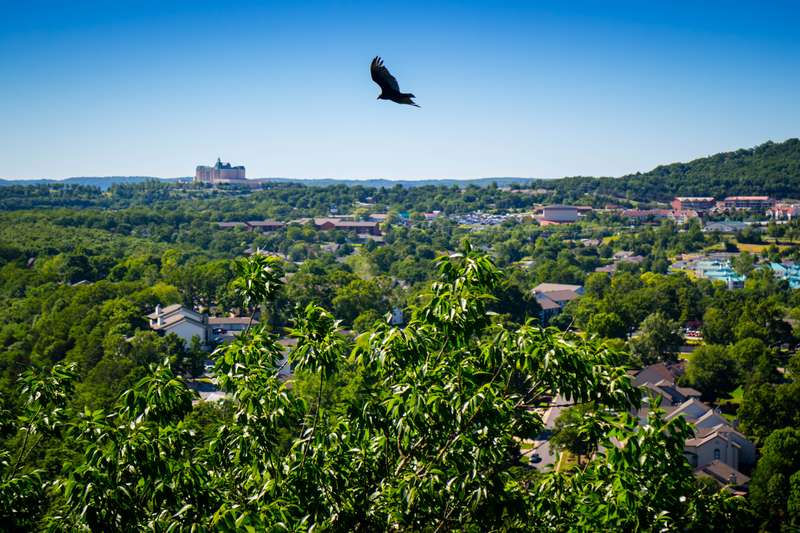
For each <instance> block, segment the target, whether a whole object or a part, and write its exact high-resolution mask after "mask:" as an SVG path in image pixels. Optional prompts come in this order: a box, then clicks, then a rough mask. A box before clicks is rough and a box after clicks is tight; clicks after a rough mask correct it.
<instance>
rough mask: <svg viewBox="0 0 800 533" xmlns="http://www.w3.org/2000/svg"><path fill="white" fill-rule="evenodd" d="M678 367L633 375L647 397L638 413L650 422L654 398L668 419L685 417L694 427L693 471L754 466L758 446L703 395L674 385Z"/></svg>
mask: <svg viewBox="0 0 800 533" xmlns="http://www.w3.org/2000/svg"><path fill="white" fill-rule="evenodd" d="M679 369H680V367H679V366H678V365H667V364H665V363H657V364H655V365H650V366H648V367H645V368H643V369H642V370H639V371H638V372H634V373H633V384H634V385H635V386H637V387H640V388H642V390H643V394H644V395H645V396H644V398H643V402H642V407H641V408H640V409H639V410H638V412H637V413H636V414H637V416H638V417H639V420H640V421H641V423H643V424H645V423H647V415H648V413H649V410H650V408H651V403H652V402H651V398H653V397H655V398H658V403H659V407H660V408H662V409H663V410H664V411H665V412H666V415H665V417H664V418H665V420H673V419H675V418H676V417H678V416H681V417H683V418H684V419H685V420H686V421H687V422H689V423H690V424H691V425H692V428H693V430H694V436H693V437H692V438H689V439H687V440H686V457H687V459H688V460H689V462H690V464H691V465H692V466H693V467H694V468H700V467H704V466H706V465H709V464H711V463H712V462H714V461H721V462H723V463H725V464H726V465H728V466H729V467H730V468H731V469H734V470H736V471H738V470H739V468H740V467H742V466H748V465H752V464H754V463H755V460H756V449H755V445H754V444H753V443H752V442H750V441H749V440H748V439H747V437H745V436H744V435H742V434H741V433H740V432H739V431H737V430H736V429H735V428H734V427H733V426H732V425H731V424H730V423H729V422H728V420H727V419H726V418H725V417H723V416H722V415H721V414H720V413H719V412H718V411H716V410H714V409H712V408H711V407H710V406H709V405H707V404H705V403H703V402H702V401H700V392H699V391H697V390H695V389H692V388H689V387H681V386H678V385H676V384H675V381H674V380H675V379H676V378H677V377H678V376H680V374H681V371H680V370H679Z"/></svg>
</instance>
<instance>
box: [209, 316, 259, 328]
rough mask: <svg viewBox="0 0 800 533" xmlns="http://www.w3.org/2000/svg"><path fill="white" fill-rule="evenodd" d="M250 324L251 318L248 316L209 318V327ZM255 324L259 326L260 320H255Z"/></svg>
mask: <svg viewBox="0 0 800 533" xmlns="http://www.w3.org/2000/svg"><path fill="white" fill-rule="evenodd" d="M249 323H250V317H246V316H211V317H208V325H209V326H218V325H222V324H244V325H247V324H249ZM253 324H258V320H255V319H254V320H253Z"/></svg>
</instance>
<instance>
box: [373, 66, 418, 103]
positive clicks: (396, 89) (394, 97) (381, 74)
mask: <svg viewBox="0 0 800 533" xmlns="http://www.w3.org/2000/svg"><path fill="white" fill-rule="evenodd" d="M369 73H370V74H372V81H374V82H375V83H377V84H378V87H380V88H381V94H380V95H379V96H378V100H391V101H392V102H396V103H398V104H408V105H413V106H414V107H419V106H418V105H417V104H415V103H414V100H412V98H416V96H414V95H413V94H411V93H401V92H400V86H399V85H397V80H396V79H395V78H394V76H392V75H391V74H390V73H389V70H388V69H387V68H386V67H384V66H383V59H381V58H380V57H378V56H375V59H373V60H372V64H371V65H370V66H369Z"/></svg>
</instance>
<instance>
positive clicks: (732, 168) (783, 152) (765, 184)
mask: <svg viewBox="0 0 800 533" xmlns="http://www.w3.org/2000/svg"><path fill="white" fill-rule="evenodd" d="M535 186H537V187H544V188H548V189H555V190H556V191H557V192H558V193H560V195H561V196H563V197H565V198H570V197H572V198H577V197H579V196H581V195H583V194H589V193H593V194H603V195H608V196H616V197H624V198H630V199H633V200H645V201H646V200H658V201H667V200H670V199H672V198H673V197H675V196H715V197H723V196H729V195H769V196H772V197H774V198H800V140H798V139H789V140H787V141H785V142H781V143H775V142H771V141H770V142H766V143H764V144H762V145H759V146H756V147H755V148H750V149H741V150H736V151H735V152H725V153H721V154H716V155H712V156H709V157H703V158H700V159H695V160H694V161H690V162H688V163H672V164H670V165H661V166H658V167H656V168H654V169H653V170H651V171H649V172H645V173H636V174H631V175H628V176H623V177H621V178H592V177H570V178H560V179H557V180H536V181H535Z"/></svg>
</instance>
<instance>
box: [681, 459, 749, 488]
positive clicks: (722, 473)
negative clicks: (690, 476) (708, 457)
mask: <svg viewBox="0 0 800 533" xmlns="http://www.w3.org/2000/svg"><path fill="white" fill-rule="evenodd" d="M694 473H695V475H697V476H701V477H710V478H711V479H713V480H714V481H716V482H717V483H719V484H720V485H730V486H733V487H747V484H748V483H749V482H750V478H749V477H747V476H746V475H744V474H742V473H741V472H739V471H738V470H736V469H735V468H733V467H731V466H728V465H726V464H725V463H723V462H722V461H720V460H719V459H715V460H713V461H711V462H710V463H709V464H707V465H705V466H701V467H700V468H696V469H695V471H694Z"/></svg>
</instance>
